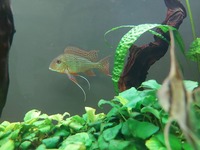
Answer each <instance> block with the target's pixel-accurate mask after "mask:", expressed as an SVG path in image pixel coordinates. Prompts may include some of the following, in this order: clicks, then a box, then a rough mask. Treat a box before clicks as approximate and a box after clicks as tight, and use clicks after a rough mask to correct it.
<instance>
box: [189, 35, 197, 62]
mask: <svg viewBox="0 0 200 150" xmlns="http://www.w3.org/2000/svg"><path fill="white" fill-rule="evenodd" d="M187 56H188V58H189V59H190V60H192V61H195V62H200V38H196V39H195V40H194V41H193V42H192V44H191V45H190V49H189V51H188V53H187Z"/></svg>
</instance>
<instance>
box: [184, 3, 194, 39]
mask: <svg viewBox="0 0 200 150" xmlns="http://www.w3.org/2000/svg"><path fill="white" fill-rule="evenodd" d="M185 1H186V5H187V9H188V13H189V17H190V23H191V27H192V34H193V38H194V40H195V39H196V32H195V27H194V20H193V17H192V12H191V8H190V2H189V0H185Z"/></svg>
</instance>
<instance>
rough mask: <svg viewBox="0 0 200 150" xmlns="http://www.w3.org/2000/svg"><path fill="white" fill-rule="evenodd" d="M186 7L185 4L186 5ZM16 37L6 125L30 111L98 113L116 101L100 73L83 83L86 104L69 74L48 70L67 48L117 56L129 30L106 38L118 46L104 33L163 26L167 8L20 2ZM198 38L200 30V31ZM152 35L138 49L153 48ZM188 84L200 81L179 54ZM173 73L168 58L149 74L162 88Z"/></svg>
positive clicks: (186, 29) (109, 2)
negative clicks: (109, 101) (94, 110)
mask: <svg viewBox="0 0 200 150" xmlns="http://www.w3.org/2000/svg"><path fill="white" fill-rule="evenodd" d="M199 3H200V2H199V0H192V1H191V7H192V10H193V15H194V20H195V25H196V27H199V26H200V21H199V14H200V12H199V7H198V6H199ZM184 4H185V3H184ZM12 7H13V12H14V18H15V26H16V30H17V32H16V34H15V36H14V41H13V45H12V48H11V50H10V58H9V59H10V64H9V65H10V66H9V70H10V87H9V93H8V98H7V103H6V106H5V108H4V111H3V115H2V120H10V121H19V120H22V118H23V116H24V114H25V113H26V112H27V111H29V110H30V109H39V110H41V111H43V112H44V113H48V114H54V113H64V112H66V111H67V112H69V113H71V114H72V115H73V114H81V113H83V112H84V107H85V106H91V107H94V108H97V102H98V101H99V100H100V99H101V98H104V99H112V98H113V96H114V90H113V85H112V81H111V78H110V77H108V76H105V75H104V74H102V73H101V72H99V71H96V74H97V75H96V76H95V77H87V78H88V80H89V81H90V83H91V90H90V91H89V90H88V86H87V83H86V82H85V81H84V80H82V79H79V80H78V81H79V83H80V84H81V85H82V87H83V88H84V89H85V91H86V93H87V101H86V102H84V101H83V94H82V92H81V90H80V89H79V88H78V87H77V86H76V85H75V84H74V83H72V82H71V81H70V80H69V79H68V78H67V76H66V75H64V74H59V73H56V72H52V71H50V70H49V69H48V67H49V64H50V62H51V61H52V59H53V58H55V57H56V56H57V55H59V54H61V53H62V52H63V50H64V48H65V47H66V46H69V45H72V46H77V47H80V48H83V49H86V50H93V49H95V50H99V58H103V57H105V56H107V55H111V56H112V58H111V59H110V63H111V65H110V66H111V69H110V70H111V71H112V66H113V55H114V51H115V48H116V46H117V43H118V41H119V39H120V37H121V36H122V35H123V34H124V33H125V32H126V31H127V30H123V29H122V30H120V31H115V32H113V33H111V34H110V35H108V36H107V38H108V40H109V41H110V42H111V44H112V45H113V48H110V47H109V46H108V45H106V43H105V42H104V37H103V35H104V33H105V32H106V31H107V30H109V29H111V28H112V27H115V26H119V25H127V24H128V25H138V24H142V23H160V22H162V21H163V20H164V19H165V13H166V7H165V5H164V1H162V0H140V1H133V0H126V1H124V0H84V1H83V0H59V1H57V0H17V1H13V2H12ZM196 30H197V35H200V30H199V29H198V28H196ZM180 32H181V34H182V35H183V36H184V41H185V42H186V47H187V48H188V46H189V45H188V44H189V43H190V42H191V41H192V34H191V27H190V22H189V17H187V18H186V19H185V20H184V22H183V24H182V25H181V27H180ZM151 40H153V39H152V36H149V35H148V36H146V37H142V40H140V41H138V42H137V43H138V45H140V44H144V43H148V42H150V41H151ZM178 55H179V59H180V62H181V64H182V67H183V68H184V75H185V78H186V79H193V80H196V79H197V77H196V76H195V74H196V73H197V68H196V66H195V65H194V64H192V63H190V65H188V64H187V62H186V61H185V60H184V59H185V58H184V57H183V56H182V55H181V54H180V52H179V51H178ZM168 71H169V56H168V54H167V55H166V56H165V57H164V58H163V59H161V60H160V61H158V62H157V63H156V64H155V65H153V66H152V68H151V69H150V71H149V75H148V79H152V78H154V79H156V80H158V81H159V82H160V83H161V82H162V80H163V79H164V78H165V77H166V75H167V74H168Z"/></svg>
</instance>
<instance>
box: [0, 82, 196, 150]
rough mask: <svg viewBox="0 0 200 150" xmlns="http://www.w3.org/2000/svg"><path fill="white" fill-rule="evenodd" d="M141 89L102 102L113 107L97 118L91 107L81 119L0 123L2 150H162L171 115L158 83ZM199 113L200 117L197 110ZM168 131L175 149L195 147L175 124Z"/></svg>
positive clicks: (35, 115) (39, 117)
mask: <svg viewBox="0 0 200 150" xmlns="http://www.w3.org/2000/svg"><path fill="white" fill-rule="evenodd" d="M184 83H185V85H186V88H187V89H190V90H192V89H194V88H195V87H197V83H196V82H192V81H185V82H184ZM141 86H142V87H143V88H144V89H145V90H144V91H138V90H136V89H135V88H131V89H129V90H126V91H124V92H122V93H120V94H119V95H118V96H116V97H114V99H113V100H111V101H106V100H100V101H99V104H98V105H99V106H101V107H102V105H105V104H109V105H110V106H111V107H112V108H111V110H110V111H109V112H108V113H107V114H104V113H99V114H95V109H93V108H90V107H86V108H85V110H86V113H85V114H83V115H82V116H78V115H75V116H71V117H70V116H69V114H68V113H64V114H63V115H62V114H55V115H47V114H42V113H41V112H40V111H38V110H31V111H29V112H28V113H27V114H26V115H25V117H24V122H14V123H10V122H7V121H4V122H3V123H1V124H0V149H9V150H14V149H16V150H19V149H20V150H21V149H22V150H27V149H36V150H45V149H61V150H68V149H70V150H99V149H100V150H141V149H150V150H154V149H163V150H164V149H166V148H165V142H164V137H163V128H164V126H165V124H166V122H167V119H168V114H167V113H165V112H164V111H163V110H162V109H161V107H160V105H159V103H158V101H157V98H156V92H157V90H158V89H159V88H160V85H159V84H158V83H157V82H156V81H155V80H149V81H146V82H144V83H143V84H142V85H141ZM197 96H198V95H197ZM195 111H196V112H198V113H197V118H199V116H200V112H199V109H196V110H195ZM197 124H199V122H197ZM197 130H199V129H198V128H197ZM170 131H171V132H170V134H169V136H170V138H169V139H170V143H171V145H172V148H173V149H183V150H188V149H191V147H190V145H189V144H188V143H187V142H181V141H182V140H183V139H184V137H183V135H182V132H181V130H180V129H179V127H178V126H177V124H173V125H172V127H171V130H170ZM199 133H200V132H198V134H199Z"/></svg>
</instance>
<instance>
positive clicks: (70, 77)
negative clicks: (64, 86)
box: [67, 73, 90, 101]
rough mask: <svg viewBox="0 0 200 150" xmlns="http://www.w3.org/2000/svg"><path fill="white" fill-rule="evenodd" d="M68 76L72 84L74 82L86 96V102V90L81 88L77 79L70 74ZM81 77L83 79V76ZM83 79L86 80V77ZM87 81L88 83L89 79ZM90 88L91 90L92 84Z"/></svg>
mask: <svg viewBox="0 0 200 150" xmlns="http://www.w3.org/2000/svg"><path fill="white" fill-rule="evenodd" d="M67 76H68V77H69V79H70V80H71V81H72V82H74V83H75V84H76V85H77V86H78V87H79V88H80V89H81V91H82V92H83V95H84V101H86V93H85V91H84V89H83V88H82V87H81V85H80V84H78V82H77V80H76V78H75V77H74V76H73V75H71V74H69V73H67ZM81 77H82V76H81ZM82 78H83V79H85V78H84V77H82ZM86 81H87V79H86ZM87 82H89V81H87ZM88 84H89V83H88ZM89 88H90V84H89Z"/></svg>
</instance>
